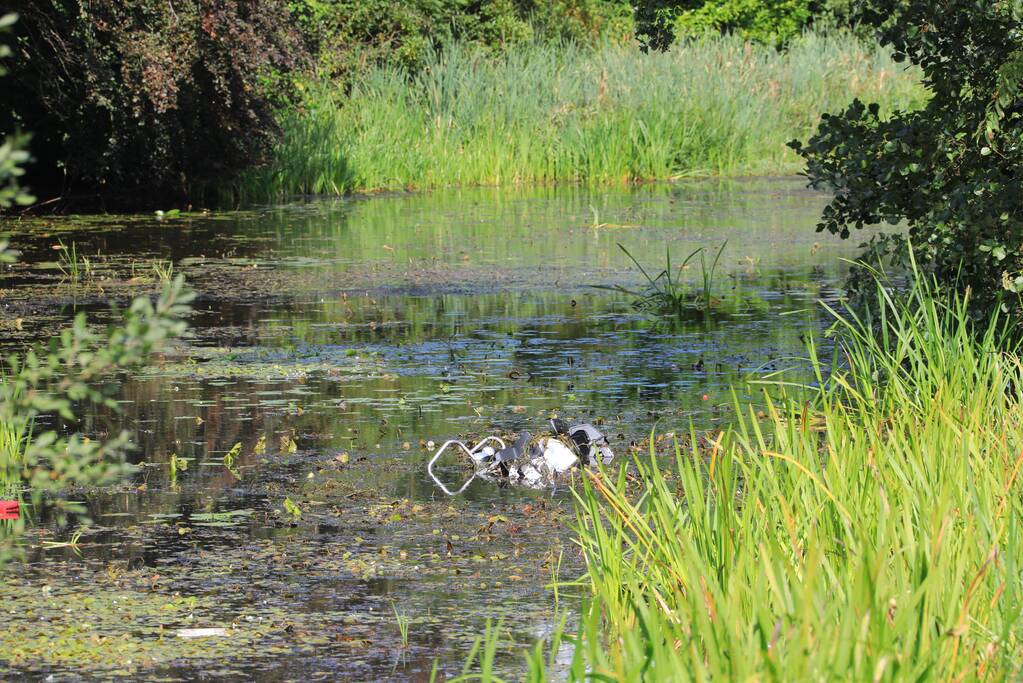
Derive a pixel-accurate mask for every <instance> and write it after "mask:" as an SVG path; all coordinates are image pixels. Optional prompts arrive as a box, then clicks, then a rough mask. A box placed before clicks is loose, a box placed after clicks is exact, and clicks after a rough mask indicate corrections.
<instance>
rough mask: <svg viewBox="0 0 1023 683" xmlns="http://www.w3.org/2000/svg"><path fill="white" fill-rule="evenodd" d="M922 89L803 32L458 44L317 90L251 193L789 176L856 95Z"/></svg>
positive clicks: (895, 103)
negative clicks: (649, 46)
mask: <svg viewBox="0 0 1023 683" xmlns="http://www.w3.org/2000/svg"><path fill="white" fill-rule="evenodd" d="M925 96H926V94H925V92H924V90H923V88H922V87H921V86H920V85H919V78H918V75H917V73H916V72H915V71H906V70H905V69H904V67H902V66H900V65H898V64H896V63H894V62H893V61H892V60H891V59H890V57H889V55H888V53H887V52H886V51H884V50H882V49H880V48H876V47H868V46H865V45H864V44H863V43H862V42H860V41H859V40H857V39H856V38H854V37H852V36H848V35H843V34H836V35H831V36H823V35H818V34H813V33H810V34H807V35H806V36H804V37H803V38H802V39H801V40H798V41H796V42H795V43H794V44H793V45H792V46H791V47H790V48H789V49H788V50H786V51H785V52H777V51H775V50H774V49H773V48H766V47H762V46H755V45H750V44H747V43H743V42H742V41H740V40H738V39H736V38H732V37H721V38H708V39H707V40H704V41H699V42H692V43H686V44H684V45H679V46H677V47H675V48H673V49H672V50H670V51H668V52H657V51H652V52H649V53H644V52H642V51H640V50H639V49H638V48H636V47H622V46H617V47H616V46H606V47H603V48H600V49H596V50H594V49H589V48H580V47H574V46H556V45H531V46H526V47H521V48H514V49H511V50H510V51H509V52H507V53H506V54H504V55H502V56H499V57H494V56H493V55H491V54H489V53H487V52H485V51H482V50H480V49H478V48H473V47H471V46H467V45H458V44H456V45H451V46H448V47H446V48H445V49H444V50H443V51H442V52H438V53H436V54H434V55H433V56H432V57H431V58H430V59H428V60H427V64H426V66H425V68H423V69H422V71H421V72H418V73H417V74H415V75H408V74H406V73H404V72H402V71H400V70H397V69H393V68H377V69H372V70H370V71H369V72H368V73H366V74H365V75H364V77H363V78H362V79H360V81H359V82H358V83H357V84H356V85H355V86H354V89H353V90H352V92H351V93H349V94H345V93H342V92H340V91H339V90H338V89H337V88H335V87H332V86H330V85H320V86H316V87H313V88H312V89H310V90H309V91H308V92H307V93H306V94H305V97H304V104H303V105H302V106H301V107H299V108H297V109H296V110H294V111H291V112H289V113H287V114H285V115H284V117H283V120H282V127H283V130H284V135H283V140H282V141H281V143H280V145H279V146H278V148H277V149H276V150H275V151H274V154H273V157H272V159H271V161H270V163H269V164H268V165H267V166H265V167H264V168H261V169H258V170H255V171H252V172H249V173H248V174H247V175H246V176H245V177H244V178H243V179H242V181H241V184H240V189H241V195H242V198H243V199H247V200H269V199H279V198H282V197H285V196H289V195H296V194H341V193H344V192H348V191H365V190H377V189H389V188H390V189H393V188H409V187H413V188H427V187H437V186H449V185H479V184H483V185H504V184H513V183H546V182H556V181H592V182H612V181H628V180H635V179H655V178H659V179H664V178H678V177H682V176H692V175H709V174H715V175H721V174H725V175H738V174H763V173H782V172H793V171H796V170H797V169H798V168H799V162H798V159H797V157H796V156H795V154H794V153H793V152H791V151H790V150H788V149H787V148H786V146H785V143H786V142H787V141H789V140H791V139H792V138H793V137H796V136H806V135H808V134H810V133H811V132H812V131H813V129H814V127H815V126H816V124H817V121H818V118H819V116H820V114H821V113H822V112H826V111H835V110H839V109H841V108H843V107H845V106H846V105H847V104H848V103H849V102H850V101H851V100H852V98H853V97H860V98H863V99H865V100H870V101H878V102H880V103H881V104H882V105H883V106H884V107H885V108H886V109H890V108H893V107H903V108H904V107H912V106H916V105H918V104H920V103H922V102H923V101H924V98H925Z"/></svg>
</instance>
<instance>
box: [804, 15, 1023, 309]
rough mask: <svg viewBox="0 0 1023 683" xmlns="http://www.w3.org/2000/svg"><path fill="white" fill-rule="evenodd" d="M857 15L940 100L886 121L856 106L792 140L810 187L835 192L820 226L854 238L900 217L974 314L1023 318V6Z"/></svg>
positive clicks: (886, 248)
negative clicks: (968, 295) (856, 231)
mask: <svg viewBox="0 0 1023 683" xmlns="http://www.w3.org/2000/svg"><path fill="white" fill-rule="evenodd" d="M859 11H860V15H859V17H860V19H862V21H864V22H865V23H868V24H870V25H872V26H875V27H877V29H878V30H879V35H880V38H881V40H882V42H883V43H885V44H887V45H890V46H892V48H893V49H894V55H895V58H896V59H899V60H900V61H905V60H908V61H910V62H912V63H914V64H917V65H919V66H920V68H921V69H922V71H923V74H924V79H925V83H926V85H927V86H928V87H929V89H930V90H931V92H932V93H933V96H932V98H931V99H930V101H929V103H928V104H927V106H926V107H924V108H922V109H919V110H915V111H908V112H900V113H897V114H896V115H894V116H890V117H885V116H884V115H882V113H881V112H880V111H879V110H878V107H877V106H876V105H873V104H871V105H865V104H864V103H862V102H860V101H858V100H857V101H855V102H854V103H853V104H852V105H851V106H850V107H849V108H848V109H847V110H846V111H845V112H844V113H842V114H840V115H837V116H826V117H824V119H823V121H822V122H821V125H820V129H819V130H818V132H817V134H816V135H814V136H813V137H812V138H811V139H810V140H809V141H808V142H807V143H806V144H805V145H804V144H800V143H798V142H796V143H793V144H794V146H795V148H796V149H797V150H798V151H799V152H800V153H801V154H802V155H803V157H804V158H805V159H806V162H807V171H808V175H809V178H810V182H811V184H812V185H813V186H814V187H819V188H835V190H836V194H835V197H834V199H833V200H832V201H831V203H830V205H829V206H828V207H827V208H826V210H825V212H824V215H823V218H822V220H821V223H820V225H819V227H818V229H819V230H827V231H829V232H831V233H835V234H839V235H841V236H842V237H848V236H849V235H850V231H851V229H853V228H862V227H863V226H866V225H871V224H877V223H884V222H887V223H889V224H893V225H894V224H898V223H900V222H903V221H904V222H905V223H906V225H908V228H909V232H908V243H910V244H912V246H913V248H914V250H915V253H916V257H917V258H918V259H919V260H921V262H922V263H923V264H924V265H925V266H926V268H928V269H929V270H930V271H931V272H933V273H934V274H935V275H936V276H937V277H938V279H939V281H941V282H943V283H946V284H948V283H958V284H959V285H960V286H961V287H964V288H969V289H970V290H971V291H972V302H973V304H974V309H975V311H977V312H979V313H981V314H983V313H985V312H987V311H989V310H990V309H991V308H992V307H993V306H994V305H995V304H996V302H998V301H999V300H1001V301H1002V302H1003V306H1005V307H1006V308H1007V309H1008V308H1011V309H1012V311H1013V313H1014V315H1016V316H1019V315H1021V314H1023V308H1021V306H1020V300H1019V298H1018V296H1017V295H1018V294H1020V293H1021V292H1023V204H1021V203H1020V197H1021V196H1023V194H1021V192H1023V184H1021V181H1023V170H1021V169H1023V146H1021V145H1020V140H1021V137H1023V97H1021V95H1023V92H1021V87H1023V5H1021V3H1019V2H1016V1H1009V0H999V1H996V2H977V1H975V0H867V2H865V3H864V4H863V6H862V7H861V8H860V10H859ZM906 244H907V240H905V239H903V238H902V237H901V236H894V237H893V236H886V237H882V238H878V239H875V240H872V242H871V245H870V249H869V255H870V257H871V258H872V259H873V258H876V257H878V256H893V257H895V258H905V253H906V249H905V246H906Z"/></svg>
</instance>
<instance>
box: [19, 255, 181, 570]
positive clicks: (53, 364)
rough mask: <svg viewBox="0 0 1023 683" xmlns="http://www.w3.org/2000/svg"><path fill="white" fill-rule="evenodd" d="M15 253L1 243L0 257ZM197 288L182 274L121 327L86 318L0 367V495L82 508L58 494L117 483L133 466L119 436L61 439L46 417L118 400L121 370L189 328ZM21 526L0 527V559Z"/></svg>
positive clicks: (135, 308) (140, 301) (137, 304)
mask: <svg viewBox="0 0 1023 683" xmlns="http://www.w3.org/2000/svg"><path fill="white" fill-rule="evenodd" d="M12 257H13V255H12V254H11V253H10V252H9V251H8V249H7V243H6V242H5V241H3V240H0V262H9V261H11V260H12ZM192 297H193V295H192V293H191V292H190V291H189V290H188V289H186V287H185V284H184V280H183V278H182V277H181V276H178V278H177V279H176V280H175V281H173V282H172V283H170V284H168V286H167V287H166V288H165V289H164V291H163V293H162V294H161V295H160V297H159V298H158V299H157V301H156V302H155V304H154V303H153V302H151V301H150V300H149V298H148V297H144V296H143V297H139V298H137V299H135V301H133V302H132V304H131V306H130V308H129V309H128V310H127V311H126V312H125V314H124V319H123V322H122V323H121V324H120V325H117V326H113V327H110V328H109V329H107V330H106V332H105V333H102V334H98V333H96V332H94V331H92V330H91V329H90V328H89V326H88V325H87V324H86V320H85V315H84V314H80V315H79V316H78V317H77V318H75V321H74V324H73V325H72V326H71V327H69V328H67V329H65V330H64V331H63V332H62V333H61V334H60V336H59V337H55V338H53V339H52V340H50V343H49V345H47V346H35V347H33V348H31V349H29V350H28V351H27V352H26V353H24V354H22V355H11V356H8V357H7V358H6V359H5V360H4V362H3V363H2V364H0V493H2V494H3V495H4V497H6V496H9V495H14V496H16V497H20V496H21V493H22V491H24V490H26V489H27V491H28V493H29V497H30V499H31V502H32V503H33V507H38V506H39V504H40V503H41V502H43V501H44V499H46V500H47V502H49V503H50V504H52V505H54V506H55V507H56V510H57V512H58V513H59V514H60V515H63V514H64V513H66V512H76V513H81V512H83V508H82V507H81V505H80V504H77V503H72V502H70V501H67V500H64V499H62V498H61V497H60V494H62V493H64V492H66V491H68V490H69V489H72V488H74V487H79V486H102V485H108V484H113V483H117V482H118V481H120V480H121V479H122V478H123V477H124V476H125V474H127V473H128V472H129V471H130V467H129V466H128V465H126V464H125V462H124V453H125V451H126V449H127V448H128V447H129V446H130V445H131V441H130V438H129V435H128V434H127V433H121V434H119V435H118V436H115V437H114V438H112V439H109V440H106V441H96V440H90V439H87V438H85V437H83V436H82V435H81V434H77V433H76V434H72V435H71V436H64V435H61V434H58V433H57V432H56V431H55V430H53V429H52V428H46V427H45V426H44V423H46V422H47V420H46V418H47V417H48V416H60V417H61V418H62V419H64V420H67V421H73V420H74V419H75V415H74V411H73V409H74V406H75V405H81V404H82V403H83V402H87V403H101V404H104V405H107V406H109V407H111V408H113V409H116V408H117V403H116V402H115V401H114V400H113V398H112V397H111V395H110V392H111V390H112V388H113V387H115V386H116V385H115V384H112V383H110V382H109V379H110V377H111V376H112V375H114V374H116V373H117V372H120V371H123V370H126V369H130V368H133V367H138V366H140V365H142V364H144V363H145V362H146V361H147V360H148V358H149V357H150V355H151V354H152V353H153V352H154V351H156V350H157V349H159V348H160V346H161V345H162V344H163V343H164V342H165V341H166V340H167V339H169V338H172V337H176V336H178V335H180V334H181V333H182V332H183V331H184V329H185V322H184V320H183V318H184V316H185V315H186V314H187V312H188V310H189V309H188V304H189V302H190V301H191V300H192ZM22 526H23V525H22V524H20V523H19V524H18V525H15V526H14V527H11V526H3V527H0V562H2V561H3V560H4V559H5V558H6V556H9V554H10V546H11V543H12V541H13V540H14V538H15V537H16V536H17V535H18V533H19V532H20V531H21V530H22Z"/></svg>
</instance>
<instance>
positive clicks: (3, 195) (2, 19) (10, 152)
mask: <svg viewBox="0 0 1023 683" xmlns="http://www.w3.org/2000/svg"><path fill="white" fill-rule="evenodd" d="M17 19H18V17H17V15H15V14H5V15H3V16H0V34H5V33H8V32H9V31H10V27H11V26H12V25H14V22H15V21H17ZM10 55H11V48H10V46H8V45H0V60H3V59H5V58H6V57H10ZM6 74H7V69H6V67H5V66H4V65H3V62H2V61H0V78H2V77H3V76H5V75H6ZM27 140H28V136H27V135H26V134H24V133H12V134H10V135H8V136H7V137H6V138H4V139H3V141H2V142H0V210H3V209H7V208H10V207H11V206H12V205H14V204H30V203H31V202H32V199H33V197H32V196H31V195H30V194H28V193H27V192H25V191H24V190H22V189H21V188H20V187H19V186H18V179H19V178H20V177H21V176H23V175H24V174H25V169H24V168H23V166H24V164H25V162H27V161H28V152H27V151H25V149H24V147H25V144H26V142H27Z"/></svg>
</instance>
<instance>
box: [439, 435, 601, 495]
mask: <svg viewBox="0 0 1023 683" xmlns="http://www.w3.org/2000/svg"><path fill="white" fill-rule="evenodd" d="M551 429H552V433H547V434H541V435H539V436H536V437H534V436H533V435H532V434H530V433H529V432H520V433H519V435H518V437H517V438H516V439H515V443H513V444H512V445H510V446H509V445H507V444H505V442H504V440H502V439H501V438H500V437H497V436H488V437H485V438H484V439H483V440H482V441H480V442H479V443H477V444H476V445H475V446H473V447H472V448H469V447H468V446H466V445H465V444H464V443H463V442H461V441H458V440H457V439H452V440H450V441H446V442H444V444H443V445H441V447H440V448H439V449H438V450H437V452H436V453H435V454H434V456H433V458H431V459H430V462H429V464H428V465H427V467H426V469H427V472H428V473H429V475H430V477H431V478H432V479H433V481H434V482H435V483H436V484H437V486H439V487H440V488H441V490H442V491H444V493H446V494H448V495H449V496H456V495H458V494H459V493H462V492H463V491H465V489H466V488H468V486H469V484H470V483H471V482H472V480H473V479H475V478H476V477H480V478H483V479H488V480H504V481H508V482H510V483H512V484H517V485H520V486H527V487H529V488H536V489H539V488H544V487H546V486H553V485H555V484H557V480H558V477H559V475H562V474H564V473H566V472H569V471H571V470H573V469H576V468H578V467H580V466H581V467H591V466H593V465H596V464H597V463H600V464H603V465H610V464H611V461H612V460H614V453H613V452H612V451H611V446H610V445H609V444H608V441H607V437H606V436H604V434H603V433H602V432H601V431H600V430H599V429H597V428H596V427H594V426H593V425H591V424H587V423H583V424H577V425H572V426H569V425H568V424H567V423H566V422H565V421H564V420H559V419H554V420H551ZM431 443H432V442H431ZM448 448H455V449H460V450H461V451H462V453H464V454H465V455H466V456H467V457H468V459H469V460H470V461H471V463H472V465H473V468H474V471H473V473H472V476H471V477H469V478H468V479H467V480H466V481H465V482H464V483H463V484H462V485H461V487H459V488H458V489H457V490H455V491H452V490H450V489H449V488H448V487H447V486H445V484H444V482H442V481H441V480H440V479H438V478H437V475H436V474H434V472H433V466H434V464H435V463H436V462H437V460H439V459H440V457H441V455H443V454H444V452H445V451H446V450H447V449H448Z"/></svg>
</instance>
